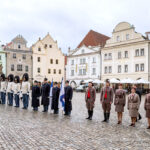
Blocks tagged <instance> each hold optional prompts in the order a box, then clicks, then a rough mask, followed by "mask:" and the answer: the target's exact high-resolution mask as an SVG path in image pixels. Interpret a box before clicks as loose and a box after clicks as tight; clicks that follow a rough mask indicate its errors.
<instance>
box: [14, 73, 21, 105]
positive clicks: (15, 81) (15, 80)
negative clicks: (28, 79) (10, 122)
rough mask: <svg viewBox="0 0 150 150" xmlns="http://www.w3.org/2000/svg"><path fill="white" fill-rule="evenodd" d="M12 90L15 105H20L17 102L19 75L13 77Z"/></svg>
mask: <svg viewBox="0 0 150 150" xmlns="http://www.w3.org/2000/svg"><path fill="white" fill-rule="evenodd" d="M13 92H14V99H15V104H16V106H15V107H19V106H20V102H19V95H20V78H19V76H15V78H14V84H13Z"/></svg>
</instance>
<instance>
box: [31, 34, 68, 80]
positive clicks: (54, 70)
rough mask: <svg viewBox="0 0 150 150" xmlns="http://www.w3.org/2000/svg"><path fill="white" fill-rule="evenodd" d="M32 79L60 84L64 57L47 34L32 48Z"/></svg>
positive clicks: (63, 68) (55, 42) (62, 75)
mask: <svg viewBox="0 0 150 150" xmlns="http://www.w3.org/2000/svg"><path fill="white" fill-rule="evenodd" d="M32 51H33V79H34V80H38V81H43V79H44V78H45V77H46V78H48V80H49V81H52V79H53V81H57V82H60V81H61V80H62V78H63V77H64V70H65V56H64V54H63V53H62V51H61V49H59V48H58V45H57V41H54V40H53V38H52V37H51V36H50V35H49V33H48V34H47V35H46V36H45V37H44V38H43V39H40V38H39V40H38V41H37V42H36V43H35V44H34V45H33V46H32Z"/></svg>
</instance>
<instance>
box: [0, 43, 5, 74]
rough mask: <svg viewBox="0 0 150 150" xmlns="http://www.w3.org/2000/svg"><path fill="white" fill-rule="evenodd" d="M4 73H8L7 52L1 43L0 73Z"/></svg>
mask: <svg viewBox="0 0 150 150" xmlns="http://www.w3.org/2000/svg"><path fill="white" fill-rule="evenodd" d="M2 73H4V74H5V75H6V53H5V51H4V50H3V47H2V46H1V45H0V74H2Z"/></svg>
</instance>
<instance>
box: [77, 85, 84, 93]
mask: <svg viewBox="0 0 150 150" xmlns="http://www.w3.org/2000/svg"><path fill="white" fill-rule="evenodd" d="M84 89H85V88H84V85H79V86H78V87H77V88H76V92H84Z"/></svg>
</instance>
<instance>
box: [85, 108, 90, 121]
mask: <svg viewBox="0 0 150 150" xmlns="http://www.w3.org/2000/svg"><path fill="white" fill-rule="evenodd" d="M88 115H89V116H88V117H87V118H86V119H90V110H88Z"/></svg>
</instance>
